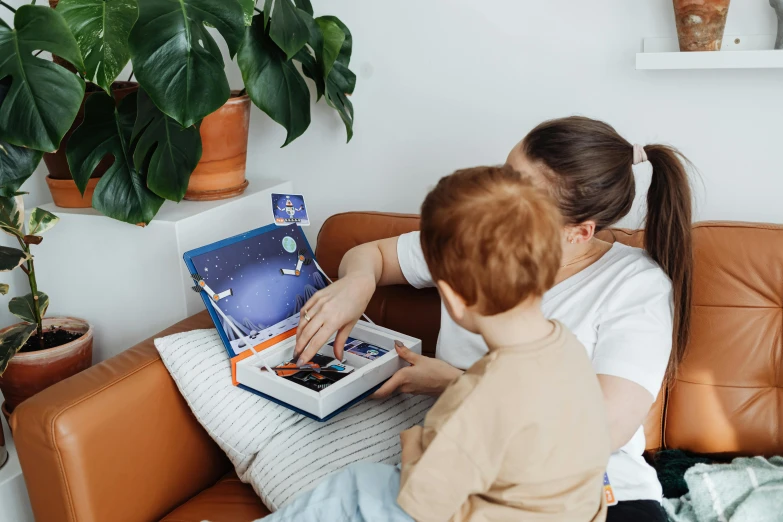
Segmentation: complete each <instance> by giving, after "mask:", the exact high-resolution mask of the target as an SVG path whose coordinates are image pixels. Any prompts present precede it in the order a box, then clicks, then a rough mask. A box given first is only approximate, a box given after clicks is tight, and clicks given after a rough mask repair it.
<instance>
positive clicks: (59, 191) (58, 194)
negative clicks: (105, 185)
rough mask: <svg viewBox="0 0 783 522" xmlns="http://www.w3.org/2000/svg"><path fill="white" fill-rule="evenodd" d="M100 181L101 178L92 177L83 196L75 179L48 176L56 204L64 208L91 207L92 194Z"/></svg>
mask: <svg viewBox="0 0 783 522" xmlns="http://www.w3.org/2000/svg"><path fill="white" fill-rule="evenodd" d="M99 181H100V178H90V180H89V181H88V182H87V188H86V189H85V190H84V196H82V194H81V192H79V189H78V187H77V186H76V182H75V181H74V180H72V179H53V178H52V177H51V176H46V184H47V185H49V192H51V193H52V199H53V200H54V204H55V205H57V206H58V207H62V208H90V207H91V206H92V195H93V193H94V192H95V186H96V185H97V184H98V182H99Z"/></svg>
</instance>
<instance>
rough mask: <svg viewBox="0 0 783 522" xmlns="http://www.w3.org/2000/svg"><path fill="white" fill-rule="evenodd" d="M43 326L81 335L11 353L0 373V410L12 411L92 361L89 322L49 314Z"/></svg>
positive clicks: (84, 368)
mask: <svg viewBox="0 0 783 522" xmlns="http://www.w3.org/2000/svg"><path fill="white" fill-rule="evenodd" d="M43 326H44V329H48V328H49V327H51V326H55V327H60V328H62V329H64V330H68V331H70V332H81V333H82V334H83V335H82V336H81V337H79V338H78V339H76V340H75V341H71V342H70V343H66V344H63V345H62V346H57V347H55V348H48V349H46V350H39V351H37V352H25V353H21V352H20V353H17V354H16V355H14V356H13V357H12V358H11V361H10V362H9V363H8V368H6V370H5V373H3V375H2V377H0V390H2V392H3V397H5V403H4V404H3V413H6V411H7V412H8V413H9V414H10V413H13V411H14V409H15V408H16V407H17V406H18V405H19V404H20V403H21V402H22V401H24V400H26V399H28V398H30V397H32V396H33V395H35V394H36V393H38V392H40V391H41V390H43V389H45V388H48V387H49V386H51V385H52V384H55V383H57V382H60V381H62V380H63V379H67V378H68V377H70V376H71V375H75V374H77V373H79V372H80V371H82V370H86V369H87V368H89V367H90V365H91V364H92V326H90V324H89V323H87V322H86V321H83V320H81V319H76V318H73V317H51V318H44V320H43ZM9 328H12V327H11V326H9V327H8V328H4V329H3V330H0V334H1V333H3V332H5V331H6V330H8V329H9Z"/></svg>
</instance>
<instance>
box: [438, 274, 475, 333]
mask: <svg viewBox="0 0 783 522" xmlns="http://www.w3.org/2000/svg"><path fill="white" fill-rule="evenodd" d="M436 284H437V286H438V291H439V292H440V297H441V299H442V300H443V304H445V305H446V310H447V311H448V312H449V315H450V316H451V318H452V319H454V321H456V322H457V323H459V322H461V321H462V320H463V319H464V318H465V312H466V310H467V308H468V307H467V306H466V305H465V300H464V299H463V298H462V296H461V295H459V294H458V293H457V292H455V291H454V289H453V288H451V286H449V284H448V283H447V282H446V281H438V282H437V283H436Z"/></svg>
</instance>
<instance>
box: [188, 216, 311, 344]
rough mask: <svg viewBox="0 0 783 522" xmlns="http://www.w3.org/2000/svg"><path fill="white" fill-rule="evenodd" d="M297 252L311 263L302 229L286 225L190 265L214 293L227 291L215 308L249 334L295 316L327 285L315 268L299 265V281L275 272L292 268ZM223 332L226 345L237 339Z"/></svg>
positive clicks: (293, 267)
mask: <svg viewBox="0 0 783 522" xmlns="http://www.w3.org/2000/svg"><path fill="white" fill-rule="evenodd" d="M301 249H305V250H306V254H305V257H306V258H308V259H312V258H313V256H312V252H311V251H310V249H309V247H308V246H307V242H306V240H305V237H304V234H302V230H301V229H300V228H299V227H297V226H288V227H281V228H279V229H276V230H272V231H270V232H267V233H264V234H260V235H257V236H255V237H251V238H248V239H245V240H243V241H238V242H236V243H233V244H230V245H227V246H225V247H223V248H220V249H217V250H213V251H212V252H209V253H207V254H202V255H200V256H196V257H193V259H192V260H193V264H194V266H195V268H196V270H197V272H198V275H200V276H201V277H202V278H204V280H205V282H206V283H207V285H208V286H209V287H210V288H211V289H212V290H213V291H215V292H216V293H221V292H224V291H226V290H228V289H231V290H232V292H233V295H230V296H228V297H225V298H223V299H221V300H220V301H219V302H218V303H217V304H218V306H219V307H220V309H221V310H222V311H223V312H224V313H225V314H226V316H228V318H229V320H231V321H232V322H233V323H234V325H235V326H236V327H237V328H238V330H239V331H241V332H242V333H244V334H245V335H248V334H250V333H251V332H252V331H253V330H255V331H257V332H260V331H262V330H264V329H266V328H269V327H271V326H273V325H275V324H277V323H279V322H281V321H283V320H285V319H288V318H290V317H292V316H294V315H296V314H297V313H299V310H300V309H301V308H302V306H303V305H304V303H306V302H307V301H308V300H309V299H310V297H312V296H313V294H314V293H315V292H316V291H318V290H320V289H321V288H324V287H325V286H326V284H325V282H324V279H323V277H322V276H321V274H320V273H319V272H318V269H317V268H316V266H315V263H310V264H308V265H303V266H302V267H301V269H300V274H299V276H293V275H283V274H282V273H281V272H280V270H281V269H288V270H293V269H295V268H296V265H297V261H298V252H299V251H300V250H301ZM223 328H224V330H225V332H226V335H227V336H228V338H229V340H234V339H236V338H237V335H236V333H235V332H234V330H233V329H232V328H229V327H228V325H225V324H224V325H223Z"/></svg>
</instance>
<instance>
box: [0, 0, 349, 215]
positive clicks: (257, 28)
mask: <svg viewBox="0 0 783 522" xmlns="http://www.w3.org/2000/svg"><path fill="white" fill-rule="evenodd" d="M213 33H217V34H218V35H219V36H220V37H221V38H222V39H223V40H224V41H225V43H226V46H227V47H228V50H229V54H230V56H231V57H232V58H233V57H235V58H236V60H237V64H238V66H239V68H240V70H241V73H242V79H243V82H244V87H245V90H246V92H247V94H248V95H249V97H250V99H251V100H252V102H253V103H254V104H255V105H256V106H258V107H259V108H260V109H261V110H262V111H264V112H265V113H266V114H267V115H268V116H269V117H270V118H272V119H273V120H274V121H276V122H277V123H279V124H280V125H282V126H283V127H284V128H285V129H286V131H287V136H286V140H285V142H284V144H283V146H285V145H288V144H289V143H291V141H293V140H294V139H296V138H297V137H299V136H301V135H302V134H303V133H304V132H305V130H306V129H307V127H308V126H309V124H310V101H311V95H310V89H309V87H308V84H307V82H306V81H305V77H306V78H309V79H310V80H311V81H312V83H313V85H314V88H315V93H316V101H318V100H320V99H321V98H322V97H323V98H325V99H326V101H327V103H328V104H329V105H330V106H331V107H333V108H334V109H335V110H336V111H337V112H338V114H339V115H340V117H341V118H342V120H343V122H344V124H345V126H346V131H347V134H348V140H350V139H351V137H352V134H353V106H352V105H351V102H350V100H349V99H348V96H349V95H350V94H351V93H352V92H353V90H354V87H355V84H356V77H355V75H354V74H353V73H352V72H351V71H350V69H349V68H348V67H349V63H350V57H351V51H352V37H351V33H350V31H349V30H348V28H347V27H346V26H345V24H343V23H342V22H341V21H340V20H339V19H337V18H335V17H330V16H322V17H314V16H313V8H312V5H311V4H310V2H309V0H295V1H294V0H264V2H263V5H259V6H257V5H256V3H255V2H254V1H253V0H105V1H104V0H61V1H60V2H59V5H57V9H56V10H52V9H50V8H48V7H44V6H35V5H26V6H22V7H20V8H19V9H18V10H17V11H16V12H15V14H14V24H13V27H11V26H9V25H7V24H5V23H2V22H0V54H3V53H6V55H8V56H12V57H14V58H15V59H12V60H8V61H6V62H4V64H2V65H0V85H5V89H6V90H7V91H9V92H10V93H12V94H14V96H9V97H8V100H9V101H8V102H5V103H3V104H2V105H0V147H2V149H0V186H2V187H3V188H4V189H6V190H8V191H12V192H13V191H16V190H18V189H19V187H20V186H21V184H22V183H23V182H24V180H26V179H27V177H29V176H30V174H31V173H32V171H33V170H34V168H35V166H36V165H37V164H38V162H39V161H40V159H41V153H42V152H52V151H54V150H56V149H57V147H59V145H60V142H61V140H62V138H63V135H64V134H65V133H66V132H67V131H68V129H69V127H70V125H71V124H72V122H73V121H74V118H75V117H76V115H77V112H78V110H79V107H80V105H81V103H82V99H83V96H84V90H85V82H86V81H90V82H93V83H95V84H97V85H98V86H100V88H101V89H102V90H103V91H104V92H98V93H95V94H93V95H91V96H89V98H88V99H87V102H86V105H85V117H84V121H83V123H82V124H81V125H80V126H79V127H78V128H77V129H76V130H75V131H74V132H73V135H72V136H71V138H70V140H69V142H68V146H67V150H66V156H67V158H68V163H69V165H70V167H71V173H72V175H73V179H74V181H75V182H76V184H77V186H78V187H79V189H80V190H81V191H82V192H83V191H84V190H85V188H86V186H87V183H88V182H89V180H90V176H92V175H93V174H94V173H95V171H96V168H98V165H99V164H101V162H102V161H104V160H105V158H107V157H111V158H113V163H112V164H111V166H109V167H108V170H106V173H105V174H104V175H103V176H102V177H101V180H100V181H99V182H98V184H97V186H96V188H95V194H94V196H93V206H94V207H95V208H96V209H97V210H99V211H100V212H102V213H103V214H105V215H107V216H109V217H112V218H115V219H119V220H122V221H125V222H128V223H133V224H142V225H143V224H147V223H149V222H150V221H151V220H152V219H153V217H154V216H155V214H156V213H157V211H158V210H159V209H160V206H161V205H162V203H163V201H164V200H166V199H168V200H172V201H180V200H181V199H182V198H183V197H184V195H185V192H186V190H187V186H188V181H189V178H190V175H191V173H192V172H193V170H194V169H195V167H196V165H197V164H198V162H199V159H200V157H201V138H200V134H199V132H198V126H199V124H200V122H201V121H202V120H203V119H204V117H206V116H208V115H210V114H212V113H213V112H215V111H216V110H218V109H220V107H221V106H222V105H223V104H225V103H226V101H227V100H228V99H229V96H230V89H229V86H228V80H227V77H226V74H225V70H224V65H225V63H224V59H223V56H222V55H221V53H220V50H219V48H218V45H217V42H216V41H215V38H214V37H213ZM42 34H46V37H45V38H40V37H39V36H40V35H42ZM39 50H45V51H48V52H50V53H52V54H53V55H55V56H57V57H58V59H59V62H61V63H64V62H67V63H68V64H70V66H71V68H72V69H75V71H76V73H74V72H71V71H69V70H67V69H66V68H64V67H60V66H58V65H55V64H54V63H52V62H49V61H47V60H44V59H42V58H40V57H37V56H35V54H34V53H35V52H36V51H39ZM128 61H131V62H132V66H133V71H134V73H135V76H136V78H137V80H138V82H139V84H140V89H139V91H138V94H131V95H128V96H126V97H125V98H124V99H123V100H122V101H121V102H120V103H119V104H118V103H116V102H115V100H114V99H113V98H112V96H111V95H110V93H111V85H112V83H113V82H114V80H116V77H117V75H118V74H119V72H120V71H121V70H122V69H123V68H124V67H125V66H126V65H127V63H128ZM297 64H298V67H297ZM299 68H301V73H300V70H299ZM31 71H36V74H37V76H34V77H33V79H30V75H28V74H27V73H28V72H31ZM10 100H13V102H11V101H10ZM46 100H50V102H49V103H47V102H46ZM52 107H53V110H51V111H50V108H52ZM30 115H32V116H30Z"/></svg>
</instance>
